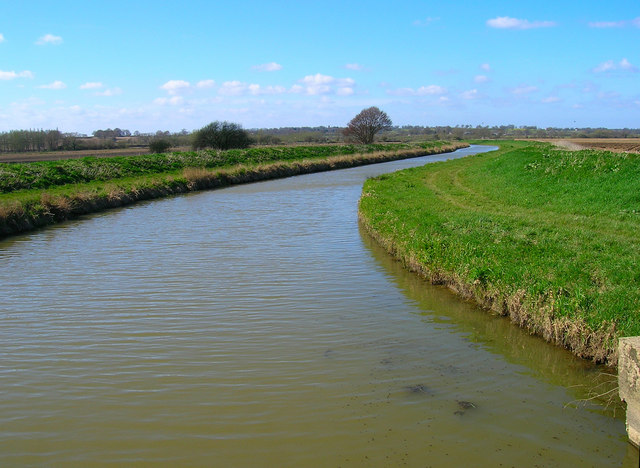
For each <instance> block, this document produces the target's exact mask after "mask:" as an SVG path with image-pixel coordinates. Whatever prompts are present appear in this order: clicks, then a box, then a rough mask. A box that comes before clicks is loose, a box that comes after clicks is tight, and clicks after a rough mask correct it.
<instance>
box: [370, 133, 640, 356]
mask: <svg viewBox="0 0 640 468" xmlns="http://www.w3.org/2000/svg"><path fill="white" fill-rule="evenodd" d="M500 144H501V146H502V149H501V150H500V151H496V152H492V153H485V154H481V155H476V156H472V157H469V158H464V159H460V160H455V161H448V162H446V163H436V164H430V165H427V166H424V167H422V168H415V169H409V170H406V171H402V172H400V173H395V174H393V175H387V176H384V177H379V178H377V179H373V180H370V181H368V182H367V183H366V184H365V187H364V190H363V196H362V198H361V201H360V216H361V219H362V221H363V224H364V225H365V227H366V228H367V229H368V230H369V231H370V232H372V233H373V234H374V236H375V237H376V238H377V239H379V240H380V241H381V242H382V243H383V244H385V245H386V246H387V248H388V249H390V250H392V251H394V252H395V253H396V255H398V256H399V257H401V258H402V259H403V260H404V261H405V262H406V263H407V265H409V266H411V267H412V268H414V269H416V270H418V271H420V272H422V273H423V274H424V275H425V276H427V277H428V278H430V279H431V280H432V281H434V282H439V283H443V284H447V285H449V286H450V287H451V288H453V289H455V290H457V291H458V292H459V293H461V294H462V295H464V296H466V297H469V298H472V299H474V300H475V301H477V302H478V303H479V304H481V305H483V306H484V307H487V308H490V309H492V310H494V311H496V312H498V313H501V314H505V315H510V316H511V318H512V319H513V320H514V321H516V322H517V323H519V324H520V325H522V326H525V327H527V328H529V329H531V330H532V331H534V332H535V333H537V334H539V335H541V336H543V337H545V338H546V339H548V340H550V341H552V342H555V343H558V344H560V345H562V346H565V347H567V348H570V349H572V350H573V351H574V352H575V353H576V354H578V355H579V356H583V357H589V358H592V359H594V360H596V361H601V362H609V363H615V358H616V341H617V338H618V337H620V336H631V335H639V334H640V287H639V286H638V285H639V284H640V269H639V268H638V266H639V264H640V250H638V245H640V214H639V213H640V196H639V195H638V194H639V193H640V177H639V176H640V156H639V155H631V154H617V153H610V152H604V151H577V152H569V151H562V150H557V149H554V148H553V147H552V146H551V145H549V144H543V143H539V144H530V143H526V142H502V143H500Z"/></svg>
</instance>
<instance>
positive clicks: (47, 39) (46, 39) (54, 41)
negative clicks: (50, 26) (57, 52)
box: [36, 34, 62, 45]
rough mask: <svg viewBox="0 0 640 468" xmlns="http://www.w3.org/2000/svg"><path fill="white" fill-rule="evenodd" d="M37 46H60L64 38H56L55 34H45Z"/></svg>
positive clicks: (37, 42)
mask: <svg viewBox="0 0 640 468" xmlns="http://www.w3.org/2000/svg"><path fill="white" fill-rule="evenodd" d="M36 44H37V45H47V44H51V45H58V44H62V38H61V37H60V36H54V35H53V34H45V35H44V36H42V37H41V38H40V39H38V40H37V41H36Z"/></svg>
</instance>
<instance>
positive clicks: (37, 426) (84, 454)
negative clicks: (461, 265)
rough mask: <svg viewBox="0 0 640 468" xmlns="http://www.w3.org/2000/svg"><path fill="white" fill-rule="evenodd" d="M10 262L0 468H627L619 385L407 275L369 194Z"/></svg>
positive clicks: (243, 209) (15, 250) (117, 216)
mask: <svg viewBox="0 0 640 468" xmlns="http://www.w3.org/2000/svg"><path fill="white" fill-rule="evenodd" d="M489 149H491V148H486V147H485V148H483V147H472V148H470V149H465V150H460V151H458V152H456V153H453V154H449V155H439V156H428V157H424V158H417V159H410V160H404V161H397V162H391V163H385V164H378V165H372V166H364V167H359V168H353V169H347V170H341V171H335V172H325V173H319V174H311V175H305V176H299V177H294V178H288V179H281V180H275V181H269V182H262V183H256V184H250V185H243V186H235V187H230V188H227V189H223V190H216V191H209V192H201V193H194V194H189V195H183V196H177V197H172V198H167V199H162V200H155V201H150V202H145V203H140V204H137V205H134V206H131V207H126V208H123V209H119V210H113V211H109V212H104V213H100V214H96V215H92V216H88V217H85V218H83V219H80V220H76V221H72V222H67V223H64V224H61V225H57V226H54V227H50V228H47V229H45V230H41V231H37V232H33V233H29V234H25V235H21V236H15V237H12V238H9V239H6V240H4V241H0V298H1V300H0V320H1V327H0V343H1V344H0V383H1V386H0V405H1V408H2V411H1V413H0V465H1V466H29V465H33V466H102V465H114V466H115V465H126V466H252V467H253V466H294V467H318V466H321V467H324V466H326V467H333V466H336V467H337V466H345V467H347V466H371V467H378V466H380V467H382V466H487V467H489V466H491V467H494V466H545V467H550V466H563V467H564V466H581V467H587V466H597V467H602V466H613V467H620V466H629V467H630V466H635V463H637V461H636V460H637V456H638V455H637V451H636V450H635V449H634V448H632V447H631V445H629V444H628V442H627V438H626V433H625V429H624V413H623V410H622V408H621V407H620V405H618V404H616V403H615V398H614V399H613V401H614V403H612V404H610V405H607V402H606V401H605V400H604V399H597V398H596V399H594V400H589V401H587V399H588V398H590V397H592V396H593V395H594V394H596V393H604V392H606V391H608V390H610V389H611V388H612V387H611V381H612V380H613V379H614V378H613V377H609V376H606V375H603V374H602V372H603V369H600V368H596V367H594V366H593V365H591V364H590V363H588V362H585V361H581V360H579V359H576V358H574V357H573V356H571V355H570V354H569V353H567V352H566V351H564V350H561V349H558V348H556V347H553V346H550V345H548V344H546V343H544V342H542V341H541V340H539V339H537V338H535V337H531V336H529V335H528V334H527V333H526V332H524V331H522V330H520V329H518V328H516V327H514V326H512V325H511V324H510V323H509V322H508V320H505V319H503V318H499V317H495V316H492V315H491V314H489V313H487V312H484V311H482V310H479V309H477V308H476V307H474V306H473V305H472V304H469V303H466V302H464V301H461V300H459V299H458V298H456V297H455V296H453V295H452V294H451V293H450V292H449V291H447V290H444V289H442V288H439V287H434V286H431V285H428V284H426V283H425V282H423V281H422V280H420V279H419V278H417V277H416V276H414V275H412V274H410V273H408V272H406V271H405V270H403V269H402V267H401V266H400V265H399V264H398V263H397V262H395V261H393V259H391V258H390V257H389V256H388V255H387V254H386V253H385V252H383V251H381V250H380V249H379V248H378V247H377V246H376V245H375V244H374V243H373V242H372V241H371V240H370V239H369V238H368V237H367V236H366V235H365V234H364V233H361V232H360V231H359V228H358V223H357V201H358V198H359V196H360V192H361V187H362V182H363V181H364V180H365V178H366V177H369V176H372V175H376V174H381V173H384V172H389V171H393V170H397V169H401V168H405V167H411V166H416V165H421V164H425V163H427V162H430V161H437V160H444V159H448V158H452V157H461V156H465V155H467V154H471V153H474V152H479V151H486V150H489Z"/></svg>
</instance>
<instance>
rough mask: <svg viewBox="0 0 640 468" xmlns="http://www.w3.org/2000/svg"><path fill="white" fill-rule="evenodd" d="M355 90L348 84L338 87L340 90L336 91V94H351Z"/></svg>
mask: <svg viewBox="0 0 640 468" xmlns="http://www.w3.org/2000/svg"><path fill="white" fill-rule="evenodd" d="M354 92H355V91H354V90H353V88H349V87H348V86H345V87H343V88H338V90H337V91H336V94H337V95H338V96H351V95H352V94H353V93H354Z"/></svg>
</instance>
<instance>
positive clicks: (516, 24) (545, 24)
mask: <svg viewBox="0 0 640 468" xmlns="http://www.w3.org/2000/svg"><path fill="white" fill-rule="evenodd" d="M487 26H490V27H492V28H497V29H536V28H550V27H553V26H556V23H555V22H553V21H529V20H526V19H518V18H510V17H509V16H498V17H497V18H493V19H490V20H487Z"/></svg>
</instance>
